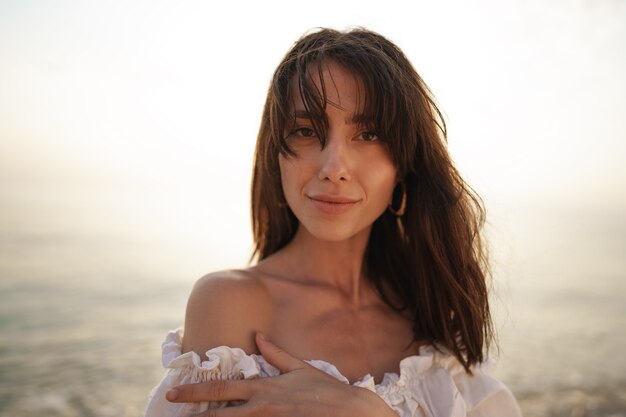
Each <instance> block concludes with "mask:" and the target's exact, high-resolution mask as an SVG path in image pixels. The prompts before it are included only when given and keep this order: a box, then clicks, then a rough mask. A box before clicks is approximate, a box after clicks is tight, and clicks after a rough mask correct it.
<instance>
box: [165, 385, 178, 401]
mask: <svg viewBox="0 0 626 417" xmlns="http://www.w3.org/2000/svg"><path fill="white" fill-rule="evenodd" d="M165 398H167V400H168V401H174V400H175V399H176V398H178V390H177V389H176V388H173V389H171V390H169V391H168V392H166V393H165Z"/></svg>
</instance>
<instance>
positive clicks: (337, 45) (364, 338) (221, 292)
mask: <svg viewBox="0 0 626 417" xmlns="http://www.w3.org/2000/svg"><path fill="white" fill-rule="evenodd" d="M445 134H446V132H445V124H444V122H443V120H442V117H441V114H440V112H439V110H438V109H437V107H436V106H435V104H434V101H433V99H432V98H431V95H430V92H429V90H428V88H427V87H426V85H425V84H424V82H423V81H422V80H421V78H420V77H419V76H418V74H417V73H416V72H415V70H414V69H413V67H412V66H411V64H410V63H409V61H408V60H407V58H406V57H405V56H404V54H403V53H402V52H401V51H400V50H399V49H398V48H397V47H396V46H395V45H393V44H392V43H391V42H390V41H388V40H387V39H385V38H384V37H382V36H380V35H378V34H376V33H373V32H371V31H368V30H363V29H357V30H352V31H349V32H338V31H334V30H328V29H323V30H319V31H317V32H314V33H311V34H308V35H306V36H304V37H303V38H301V39H300V40H299V41H298V42H296V44H295V45H294V46H293V47H292V49H291V50H290V51H289V52H288V53H287V55H286V56H285V58H284V59H283V61H282V62H281V63H280V65H279V66H278V68H277V70H276V72H275V74H274V77H273V79H272V81H271V85H270V88H269V92H268V96H267V101H266V103H265V108H264V111H263V118H262V121H261V127H260V131H259V136H258V142H257V149H256V155H255V166H254V178H253V183H252V220H253V230H254V239H255V244H256V247H255V255H256V256H257V257H258V263H257V264H256V265H255V266H253V267H251V268H248V269H245V270H238V271H223V272H217V273H213V274H210V275H208V276H206V277H204V278H202V279H201V280H200V281H199V282H198V283H197V284H196V286H195V287H194V289H193V291H192V294H191V296H190V299H189V303H188V307H187V315H186V319H185V330H184V337H183V334H182V330H179V331H176V332H172V333H170V335H169V336H168V339H167V340H166V342H165V343H164V345H163V349H164V352H163V361H164V365H165V366H166V367H168V368H169V371H168V373H167V374H166V376H165V378H164V379H163V381H162V382H161V384H160V385H159V386H157V388H155V390H153V392H152V395H151V399H150V402H149V404H148V408H147V411H146V415H147V416H151V417H152V416H161V415H162V416H170V417H171V416H182V415H185V416H186V415H195V414H198V413H204V414H202V415H207V416H219V417H235V416H318V415H320V416H328V415H332V416H343V415H345V416H376V417H383V416H397V415H400V416H403V417H405V416H437V417H443V416H449V417H452V416H465V415H469V416H516V415H520V413H519V410H518V408H517V405H516V403H515V400H514V399H513V397H512V395H511V393H510V392H509V391H508V390H507V389H506V388H505V387H504V386H503V385H502V384H501V383H500V382H498V381H497V380H495V379H493V378H492V377H490V376H488V375H487V374H486V373H485V372H484V371H485V369H484V368H485V367H484V363H485V359H486V358H485V356H484V355H485V352H486V351H487V349H488V347H489V342H490V341H491V339H492V330H491V329H492V327H491V317H490V312H489V304H488V299H487V284H486V275H487V271H486V269H487V266H486V257H485V252H484V250H483V246H482V245H481V238H480V234H479V232H480V228H481V226H482V223H483V215H484V212H483V209H482V207H481V205H480V202H479V200H478V198H477V197H476V196H475V195H474V194H473V193H472V192H471V189H470V188H469V187H468V186H467V185H466V184H465V182H464V181H463V180H462V178H461V177H460V176H459V174H458V172H457V171H456V169H455V168H454V166H453V165H452V163H451V161H450V157H449V156H448V153H447V150H446V146H445ZM270 340H271V341H270ZM302 359H313V360H308V361H306V362H305V361H303V360H302ZM266 377H269V378H266ZM207 410H208V411H207Z"/></svg>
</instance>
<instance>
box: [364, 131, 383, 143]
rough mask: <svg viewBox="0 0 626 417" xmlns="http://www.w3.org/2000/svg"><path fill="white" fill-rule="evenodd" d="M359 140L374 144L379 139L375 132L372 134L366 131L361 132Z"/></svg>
mask: <svg viewBox="0 0 626 417" xmlns="http://www.w3.org/2000/svg"><path fill="white" fill-rule="evenodd" d="M359 139H361V140H363V141H365V142H374V141H376V140H378V139H379V138H378V135H377V134H376V132H373V131H371V130H366V131H365V132H361V134H360V135H359Z"/></svg>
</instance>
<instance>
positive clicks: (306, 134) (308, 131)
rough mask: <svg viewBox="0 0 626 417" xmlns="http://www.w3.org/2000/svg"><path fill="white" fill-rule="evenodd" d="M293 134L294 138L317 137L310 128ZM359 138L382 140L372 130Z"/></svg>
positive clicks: (297, 130)
mask: <svg viewBox="0 0 626 417" xmlns="http://www.w3.org/2000/svg"><path fill="white" fill-rule="evenodd" d="M291 134H292V135H294V136H298V137H301V138H315V137H316V133H315V130H314V129H312V128H310V127H299V128H297V129H294V131H293V132H292V133H291ZM365 136H373V137H370V138H366V137H365ZM358 137H359V138H360V140H363V141H364V142H375V141H378V140H380V138H379V137H378V134H377V133H376V132H374V131H371V130H366V131H363V132H361V133H359V135H358Z"/></svg>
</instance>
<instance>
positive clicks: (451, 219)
mask: <svg viewBox="0 0 626 417" xmlns="http://www.w3.org/2000/svg"><path fill="white" fill-rule="evenodd" d="M328 62H332V63H334V64H337V65H340V66H342V67H343V68H344V69H346V70H347V71H348V72H350V73H352V74H353V75H354V77H355V78H356V79H357V80H358V84H359V85H360V86H361V88H362V90H363V91H362V94H360V97H361V98H362V102H361V103H360V107H361V113H362V114H361V115H360V116H361V117H363V118H364V119H365V120H368V121H370V122H371V123H372V124H373V125H374V126H375V129H376V132H377V134H378V136H379V137H380V138H381V140H384V141H385V144H386V146H387V147H388V149H389V152H390V154H391V156H392V158H393V161H394V163H395V165H396V167H397V171H398V181H400V182H402V183H403V187H404V189H405V193H406V202H405V208H404V213H403V215H402V216H397V215H394V214H393V213H391V212H390V211H387V212H385V213H383V214H382V215H381V216H380V217H379V218H378V219H377V220H376V221H375V222H374V224H373V227H372V231H371V234H370V238H369V243H368V247H367V251H366V255H365V256H366V259H365V264H366V272H367V276H368V279H370V280H371V281H372V282H373V283H374V284H375V285H376V287H377V288H378V290H379V292H380V294H381V296H382V298H383V299H384V300H385V302H387V303H388V304H389V305H391V306H392V307H393V308H395V309H396V310H398V311H399V312H402V313H403V314H406V315H408V316H410V317H411V318H412V320H413V333H414V338H415V340H420V341H427V342H430V343H432V344H434V345H435V346H439V347H441V348H444V349H447V350H448V351H450V353H452V354H453V355H455V356H456V357H457V358H458V359H459V361H461V363H462V364H463V365H464V367H465V369H466V370H467V371H468V372H469V368H470V366H472V365H474V364H476V363H478V362H481V361H483V359H484V354H485V353H486V351H487V350H488V349H489V345H490V342H491V341H492V340H493V337H494V335H493V330H492V321H491V314H490V310H489V301H488V283H487V278H488V277H489V271H488V262H487V253H486V248H485V246H484V245H483V240H482V235H481V230H482V226H483V223H484V218H485V211H484V208H483V205H482V202H481V200H480V198H479V197H478V196H477V195H476V194H475V193H474V192H473V190H472V189H471V188H470V187H469V186H468V185H467V184H466V183H465V181H464V180H463V178H462V177H461V176H460V174H459V172H458V171H457V170H456V168H455V167H454V165H453V163H452V161H451V159H450V156H449V154H448V150H447V146H446V125H445V122H444V120H443V118H442V115H441V112H440V111H439V109H438V108H437V106H436V104H435V102H434V99H433V96H432V94H431V92H430V90H429V89H428V87H427V86H426V84H425V83H424V81H422V79H421V78H420V76H419V75H418V74H417V72H416V71H415V69H414V68H413V66H412V65H411V63H410V62H409V60H408V59H407V58H406V56H405V55H404V53H403V52H402V51H401V50H400V49H399V48H398V47H397V46H396V45H394V44H393V43H392V42H390V41H389V40H387V39H386V38H384V37H383V36H381V35H379V34H377V33H375V32H372V31H369V30H366V29H354V30H350V31H347V32H340V31H336V30H332V29H321V30H318V31H316V32H313V33H310V34H307V35H305V36H304V37H302V38H301V39H300V40H298V41H297V42H296V43H295V44H294V46H293V47H292V48H291V50H290V51H289V52H288V53H287V54H286V55H285V57H284V58H283V60H282V61H281V63H280V64H279V65H278V67H277V69H276V71H275V73H274V76H273V78H272V81H271V83H270V87H269V90H268V95H267V99H266V102H265V107H264V110H263V116H262V119H261V126H260V129H259V134H258V138H257V147H256V153H255V162H254V174H253V180H252V225H253V234H254V241H255V251H254V256H256V257H257V258H258V259H259V260H261V259H264V258H265V257H267V256H269V255H271V254H273V253H274V252H276V251H278V250H279V249H281V248H282V247H283V246H285V245H286V244H287V243H288V242H289V241H290V240H291V239H292V238H293V236H294V234H295V232H296V230H297V227H298V221H297V219H296V217H295V216H294V214H293V213H292V212H291V210H290V209H289V207H288V205H287V204H286V203H285V197H284V195H283V191H282V188H281V178H280V171H279V165H278V157H279V154H282V155H290V154H291V153H292V151H291V149H290V148H289V146H288V143H287V141H286V138H285V132H288V131H289V130H290V128H291V127H292V125H293V123H294V118H295V116H294V111H293V109H294V105H293V102H292V101H293V99H292V91H295V90H294V89H298V91H299V93H300V95H301V97H302V99H303V102H304V105H305V108H306V111H307V113H308V114H309V115H310V117H311V122H312V124H313V126H314V129H315V131H316V134H317V136H318V137H319V138H320V141H322V146H323V145H324V142H323V141H324V140H325V139H324V138H325V137H326V134H325V131H326V127H327V121H326V119H325V106H326V86H325V85H324V82H323V80H321V79H320V76H319V74H321V72H322V67H323V65H324V64H325V63H328ZM315 77H317V78H315ZM318 86H321V88H320V87H318ZM391 300H394V302H392V301H391ZM398 300H399V302H398Z"/></svg>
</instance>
